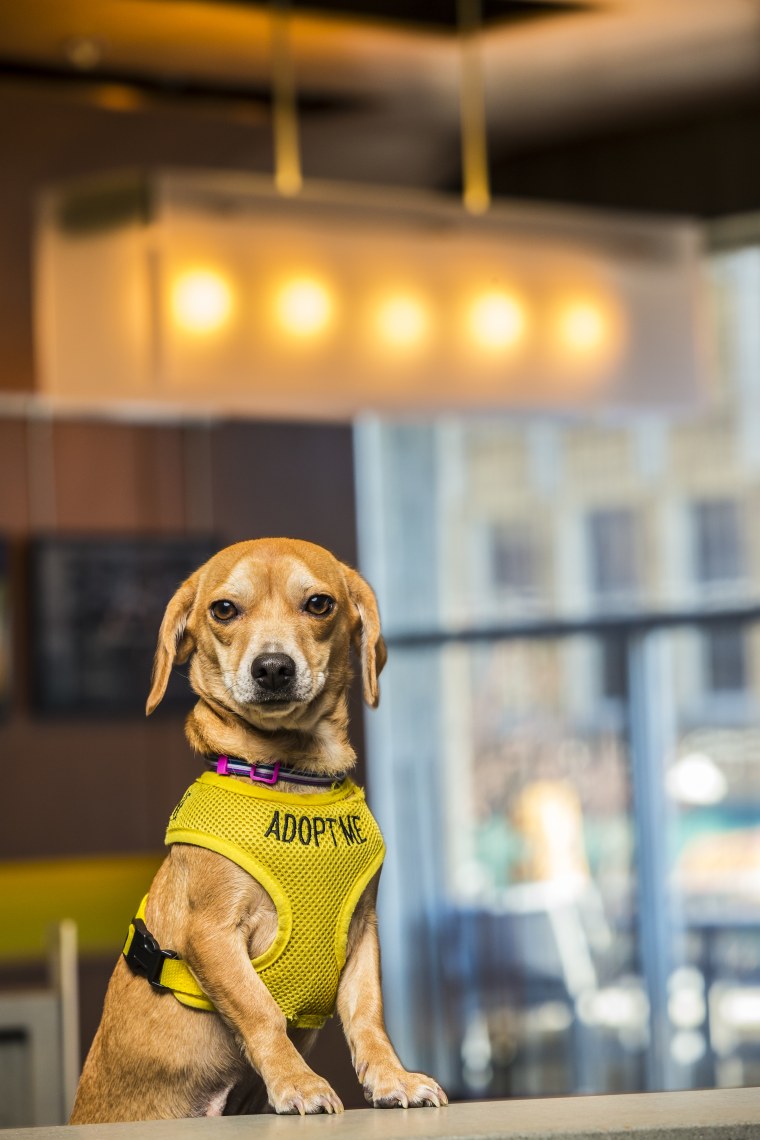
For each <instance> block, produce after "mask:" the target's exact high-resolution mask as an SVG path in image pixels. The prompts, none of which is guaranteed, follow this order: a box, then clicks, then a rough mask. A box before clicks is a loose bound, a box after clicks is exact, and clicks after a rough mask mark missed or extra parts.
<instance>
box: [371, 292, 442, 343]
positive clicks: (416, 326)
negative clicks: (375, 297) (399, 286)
mask: <svg viewBox="0 0 760 1140" xmlns="http://www.w3.org/2000/svg"><path fill="white" fill-rule="evenodd" d="M429 325H430V319H429V316H428V312H427V309H426V307H425V305H424V304H423V303H422V302H421V301H420V300H418V299H417V298H416V297H413V296H411V295H409V294H402V293H399V294H395V295H393V296H390V297H387V298H386V299H385V300H384V301H382V302H381V303H380V305H379V306H378V309H377V313H376V327H377V331H378V332H379V334H380V336H381V337H382V339H383V340H384V341H385V342H386V344H388V345H390V347H391V348H396V349H412V348H416V347H417V346H419V345H420V344H422V342H423V341H424V340H425V339H426V337H427V334H428V329H429Z"/></svg>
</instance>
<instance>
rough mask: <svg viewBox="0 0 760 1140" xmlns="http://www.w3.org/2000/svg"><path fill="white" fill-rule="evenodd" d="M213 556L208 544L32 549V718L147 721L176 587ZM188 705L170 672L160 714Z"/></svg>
mask: <svg viewBox="0 0 760 1140" xmlns="http://www.w3.org/2000/svg"><path fill="white" fill-rule="evenodd" d="M218 548H219V544H218V543H217V542H216V541H215V540H214V539H212V538H210V537H205V538H204V537H193V538H182V537H180V538H135V539H132V538H104V537H97V538H76V537H56V538H40V539H36V540H34V541H33V542H32V544H31V547H30V565H29V577H30V581H29V597H30V599H31V606H30V613H31V671H32V676H31V692H32V703H33V707H34V709H35V711H36V712H38V713H42V714H61V715H98V714H101V715H109V714H110V715H132V714H135V715H139V714H144V711H145V701H146V698H147V695H148V691H149V689H150V678H151V669H152V664H153V654H154V652H155V648H156V639H157V636H158V628H159V626H160V624H161V618H162V617H163V614H164V610H165V608H166V604H167V602H168V601H169V599H170V598H171V596H172V594H173V593H174V591H175V590H176V588H177V586H179V584H180V583H181V582H182V581H184V579H185V578H187V577H188V575H190V574H191V573H192V572H193V570H195V569H197V567H198V566H200V565H201V564H202V563H203V562H205V561H206V560H207V559H208V558H210V557H211V555H212V554H213V553H214V552H215V551H216V550H217V549H218ZM192 701H193V695H192V693H191V691H190V686H189V684H188V682H187V680H186V679H185V678H184V677H182V676H181V675H179V672H178V671H176V670H175V672H174V673H173V674H172V677H171V680H170V682H169V687H168V689H167V693H166V697H165V699H164V702H163V704H162V705H161V706H160V707H161V708H165V709H171V708H173V709H174V710H175V711H184V710H185V709H187V708H189V707H190V705H191V703H192Z"/></svg>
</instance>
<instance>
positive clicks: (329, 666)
mask: <svg viewBox="0 0 760 1140" xmlns="http://www.w3.org/2000/svg"><path fill="white" fill-rule="evenodd" d="M351 645H353V646H354V648H355V650H356V652H357V655H358V656H359V658H360V660H361V669H362V684H363V691H364V699H365V700H366V701H367V703H368V704H369V705H372V706H373V707H374V706H376V705H377V702H378V698H379V691H378V683H377V678H378V675H379V673H380V670H381V669H382V667H383V665H384V664H385V659H386V651H385V643H384V642H383V638H382V635H381V633H380V617H379V614H378V610H377V602H376V600H375V595H374V593H373V592H372V589H371V588H370V586H369V585H368V584H367V583H366V582H365V581H364V579H363V578H362V577H361V576H360V575H359V574H358V573H357V572H356V571H355V570H352V569H351V568H350V567H349V566H346V565H344V564H343V563H342V562H339V561H338V560H337V559H336V558H334V557H333V555H332V554H330V553H329V551H327V550H324V549H323V548H322V547H321V546H315V545H314V544H313V543H311V542H300V541H296V540H295V539H287V538H276V539H275V538H262V539H256V540H253V541H251V542H240V543H237V544H236V545H235V546H229V547H227V548H226V549H225V550H222V551H220V552H219V553H218V554H216V555H215V556H214V557H213V558H211V559H210V560H209V561H208V562H206V563H205V564H204V565H203V566H201V567H200V569H199V570H196V572H195V573H194V574H192V575H191V576H190V578H188V579H187V581H186V582H184V583H183V584H182V585H181V586H180V588H179V589H178V590H177V592H176V594H175V595H174V597H173V598H172V600H171V601H170V602H169V605H168V606H167V609H166V613H165V615H164V619H163V621H162V623H161V629H160V632H159V636H158V647H157V650H156V658H155V664H154V669H153V685H152V688H151V691H150V696H149V697H148V703H147V707H146V711H147V713H148V714H150V713H152V712H153V710H154V709H155V708H156V706H157V705H158V704H159V702H160V701H161V699H162V697H163V695H164V693H165V692H166V686H167V684H168V681H169V674H170V673H171V669H172V666H173V665H174V664H182V663H184V662H186V661H188V660H190V682H191V685H192V687H193V689H194V690H195V692H196V693H198V695H199V696H200V697H202V698H206V699H207V700H209V701H210V702H211V703H213V704H215V705H221V706H223V707H224V708H226V709H230V710H231V711H233V712H234V713H236V714H237V715H238V716H240V717H242V718H244V719H245V720H246V721H248V722H249V723H251V724H253V725H255V726H256V727H259V728H264V729H276V728H291V727H292V728H309V727H310V722H312V721H313V719H314V717H315V716H318V715H324V713H325V712H326V711H328V710H329V709H330V708H331V707H332V706H334V705H335V703H336V701H337V700H338V698H339V697H340V696H341V695H342V694H343V693H344V692H345V690H346V687H347V684H348V680H349V677H350V670H349V649H350V647H351Z"/></svg>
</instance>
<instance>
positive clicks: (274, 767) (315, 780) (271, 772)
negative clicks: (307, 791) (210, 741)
mask: <svg viewBox="0 0 760 1140" xmlns="http://www.w3.org/2000/svg"><path fill="white" fill-rule="evenodd" d="M206 764H207V766H208V767H209V768H210V769H211V770H212V771H213V772H218V773H219V775H220V776H247V777H248V779H249V780H251V782H252V783H254V784H269V785H272V784H276V783H277V781H278V780H287V782H288V783H289V784H310V785H312V786H317V787H320V788H330V787H332V786H333V784H342V783H343V781H344V780H345V778H346V774H345V772H340V773H338V775H336V776H320V775H318V773H316V772H303V771H301V769H299V768H286V767H285V765H284V764H280V763H279V762H277V763H274V764H249V763H248V761H247V760H240V759H239V758H238V757H237V756H218V755H217V756H207V757H206Z"/></svg>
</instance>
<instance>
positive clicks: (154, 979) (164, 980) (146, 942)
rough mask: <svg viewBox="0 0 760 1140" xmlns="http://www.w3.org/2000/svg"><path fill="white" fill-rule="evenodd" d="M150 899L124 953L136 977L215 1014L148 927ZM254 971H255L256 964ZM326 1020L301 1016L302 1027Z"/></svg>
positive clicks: (178, 960)
mask: <svg viewBox="0 0 760 1140" xmlns="http://www.w3.org/2000/svg"><path fill="white" fill-rule="evenodd" d="M147 901H148V896H147V895H146V896H145V898H144V899H143V900H142V902H141V903H140V905H139V907H138V908H137V914H136V915H135V917H134V918H133V919H132V921H131V922H130V924H129V930H128V931H127V938H126V941H125V943H124V948H123V950H122V954H123V955H124V958H125V959H126V963H127V965H128V966H129V968H130V970H131V971H132V973H133V974H139V975H140V977H143V978H147V980H148V981H149V982H150V984H151V985H152V986H153V988H154V989H156V990H159V991H161V992H166V991H169V992H170V993H172V994H174V996H175V998H176V999H177V1001H179V1002H181V1003H182V1005H187V1006H190V1008H191V1009H205V1010H210V1011H212V1010H213V1009H214V1004H213V1002H212V1001H211V1000H210V999H209V998H207V997H206V995H205V993H204V992H203V990H202V989H201V987H200V985H199V984H198V981H197V979H196V977H195V975H194V974H193V972H192V970H191V969H190V967H189V966H188V964H187V962H183V961H182V959H181V958H180V957H179V956H178V954H177V952H176V951H175V950H162V949H161V947H160V946H159V944H158V942H157V941H156V939H155V938H154V937H153V935H152V934H151V933H150V931H149V930H148V928H147V926H146V925H145V907H146V903H147ZM251 968H252V969H255V967H254V965H253V961H251ZM324 1023H325V1018H324V1017H320V1016H319V1015H314V1016H312V1015H309V1014H305V1015H301V1017H299V1019H298V1025H299V1026H301V1027H305V1028H311V1029H321V1028H322V1026H323V1025H324Z"/></svg>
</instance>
